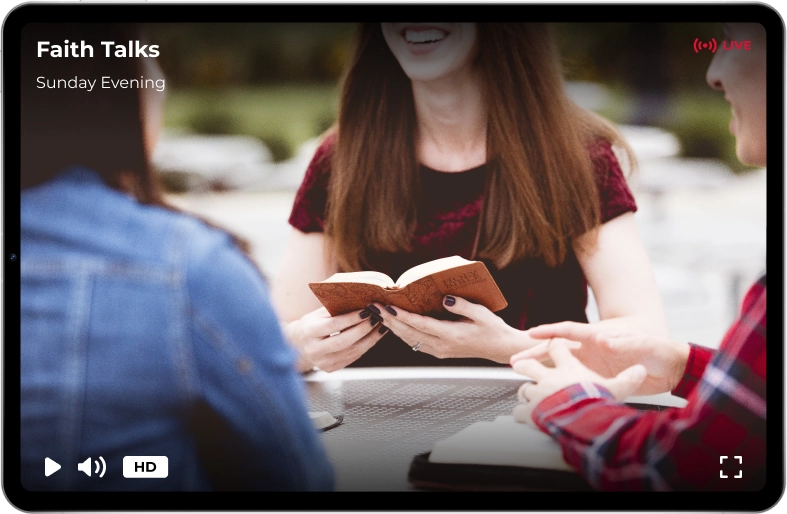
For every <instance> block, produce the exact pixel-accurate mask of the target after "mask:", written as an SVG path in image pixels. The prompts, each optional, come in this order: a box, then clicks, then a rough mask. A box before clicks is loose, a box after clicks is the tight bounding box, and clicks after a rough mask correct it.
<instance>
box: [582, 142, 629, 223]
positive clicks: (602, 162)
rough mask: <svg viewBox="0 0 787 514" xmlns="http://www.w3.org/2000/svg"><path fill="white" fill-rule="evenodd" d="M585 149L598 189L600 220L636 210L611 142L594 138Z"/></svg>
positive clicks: (607, 219)
mask: <svg viewBox="0 0 787 514" xmlns="http://www.w3.org/2000/svg"><path fill="white" fill-rule="evenodd" d="M587 149H588V153H589V155H590V160H591V162H592V165H593V177H594V178H595V181H596V188H597V189H598V195H599V202H600V215H601V222H602V223H606V222H607V221H609V220H611V219H613V218H615V217H617V216H619V215H621V214H623V213H626V212H636V210H637V203H636V200H635V198H634V194H633V193H632V192H631V189H630V188H629V185H628V181H627V180H626V176H625V175H624V174H623V169H622V168H621V166H620V162H619V161H618V158H617V156H616V155H615V152H614V151H613V149H612V144H611V143H610V142H609V141H607V140H606V139H594V140H592V141H590V142H589V143H588V144H587Z"/></svg>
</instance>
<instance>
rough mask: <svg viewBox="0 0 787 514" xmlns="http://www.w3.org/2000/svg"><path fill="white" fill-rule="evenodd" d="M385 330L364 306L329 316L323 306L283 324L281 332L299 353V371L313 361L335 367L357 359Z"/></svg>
mask: <svg viewBox="0 0 787 514" xmlns="http://www.w3.org/2000/svg"><path fill="white" fill-rule="evenodd" d="M386 332H387V329H385V327H384V326H382V325H380V322H379V318H378V317H377V316H373V315H371V312H370V311H368V310H367V309H364V310H362V311H353V312H348V313H347V314H341V315H339V316H331V315H330V313H329V312H328V310H327V309H326V308H325V307H320V308H319V309H317V310H315V311H312V312H310V313H308V314H306V315H304V316H303V317H302V318H301V319H299V320H295V321H293V322H291V323H289V324H287V325H286V326H285V327H284V334H285V336H287V339H289V340H290V342H291V343H292V344H293V346H295V348H296V349H297V350H298V351H299V352H300V354H301V360H302V361H304V360H305V361H306V362H299V364H298V367H299V368H300V369H301V371H304V370H306V369H309V368H310V366H311V365H312V364H313V365H314V366H317V367H318V368H319V369H321V370H323V371H328V372H331V371H336V370H337V369H342V368H344V367H346V366H347V365H348V364H350V363H352V362H354V361H356V360H358V358H359V357H360V356H361V355H363V354H364V353H366V352H367V351H368V350H369V348H371V347H372V346H374V344H375V343H376V342H377V341H379V340H380V338H381V337H383V335H385V333H386Z"/></svg>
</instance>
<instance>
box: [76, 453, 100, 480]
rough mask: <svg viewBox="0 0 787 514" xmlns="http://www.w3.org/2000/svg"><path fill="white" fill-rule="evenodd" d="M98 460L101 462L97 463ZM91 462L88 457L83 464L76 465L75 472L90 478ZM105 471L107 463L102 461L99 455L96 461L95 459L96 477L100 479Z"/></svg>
mask: <svg viewBox="0 0 787 514" xmlns="http://www.w3.org/2000/svg"><path fill="white" fill-rule="evenodd" d="M99 460H101V462H99ZM91 461H92V459H91V458H90V457H88V458H87V459H85V462H80V463H79V464H77V471H81V472H82V473H84V474H86V475H87V476H90V474H91V470H92V467H91ZM106 471H107V463H106V462H105V461H104V457H101V456H100V455H99V457H98V459H96V475H98V476H99V478H102V477H103V476H104V473H106Z"/></svg>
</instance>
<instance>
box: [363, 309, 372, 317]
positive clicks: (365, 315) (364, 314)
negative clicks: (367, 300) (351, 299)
mask: <svg viewBox="0 0 787 514" xmlns="http://www.w3.org/2000/svg"><path fill="white" fill-rule="evenodd" d="M371 315H372V313H371V311H369V310H368V309H364V310H362V311H361V314H360V316H361V319H366V318H368V317H369V316H371Z"/></svg>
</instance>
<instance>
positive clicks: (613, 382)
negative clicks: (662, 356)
mask: <svg viewBox="0 0 787 514" xmlns="http://www.w3.org/2000/svg"><path fill="white" fill-rule="evenodd" d="M548 345H549V348H548V349H547V354H548V355H549V357H550V358H551V359H552V361H553V362H554V363H555V367H554V368H547V367H546V366H544V365H543V364H541V363H540V362H538V361H537V360H535V359H519V360H517V361H516V363H515V364H514V371H516V372H517V373H521V374H522V375H525V376H527V377H529V378H531V379H532V381H531V382H526V383H525V384H524V385H523V386H522V387H520V388H519V393H518V396H519V401H520V402H523V403H520V404H519V405H517V406H516V407H515V408H514V412H513V414H514V418H515V419H516V420H517V421H519V422H521V423H529V424H531V425H533V426H535V422H534V421H533V409H535V408H536V406H537V405H538V404H539V403H541V401H542V400H543V399H544V398H546V397H548V396H551V395H553V394H554V393H556V392H558V391H560V390H561V389H564V388H566V387H568V386H570V385H573V384H578V383H582V382H589V383H593V384H596V385H600V386H603V387H605V388H606V389H608V390H609V392H610V393H612V395H613V396H614V397H615V399H616V400H618V401H619V402H623V401H625V400H626V398H627V397H629V396H631V395H632V394H633V393H634V392H635V391H636V390H637V389H639V387H640V385H641V384H642V382H643V381H644V380H645V377H646V375H647V371H646V370H645V367H644V366H643V365H641V364H636V365H634V366H631V367H628V368H626V369H624V370H622V371H621V372H620V373H617V374H616V375H615V376H614V377H613V378H604V377H602V376H600V375H598V374H597V373H595V372H593V371H591V370H590V369H588V368H587V367H585V366H584V365H583V364H582V363H581V362H580V361H579V360H578V359H577V358H576V357H574V355H572V354H571V349H570V347H569V341H567V340H565V339H552V340H551V341H550V343H548ZM512 360H513V359H512Z"/></svg>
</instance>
